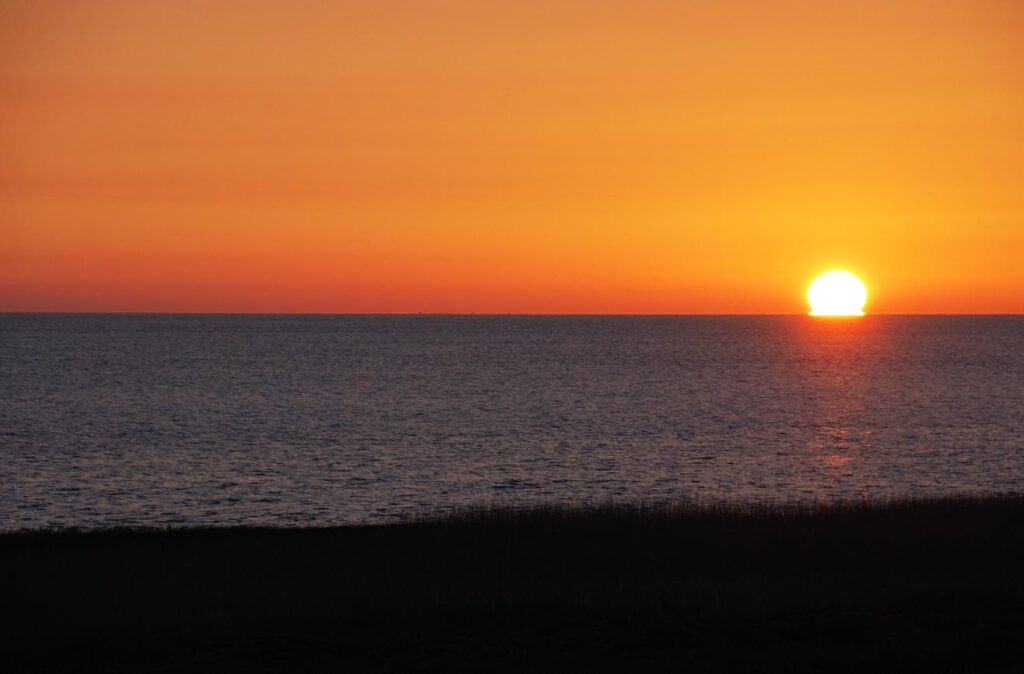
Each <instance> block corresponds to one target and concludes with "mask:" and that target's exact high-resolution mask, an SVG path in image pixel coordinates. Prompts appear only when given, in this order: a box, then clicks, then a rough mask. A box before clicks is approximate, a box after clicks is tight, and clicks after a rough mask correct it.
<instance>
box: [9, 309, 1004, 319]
mask: <svg viewBox="0 0 1024 674" xmlns="http://www.w3.org/2000/svg"><path fill="white" fill-rule="evenodd" d="M0 315H6V316H15V315H22V316H25V315H29V316H338V317H342V316H353V317H358V316H395V317H412V316H424V317H431V316H434V317H446V316H447V317H471V316H479V317H517V316H519V317H524V318H531V317H545V316H548V317H573V316H577V317H594V318H596V317H609V318H617V317H618V318H626V317H637V318H644V317H648V318H657V317H664V318H671V317H709V318H711V317H718V318H726V317H730V316H734V317H758V316H761V317H784V316H806V317H807V318H817V319H835V318H845V319H854V318H870V317H872V316H1024V312H994V313H993V312H987V313H984V312H888V313H885V312H878V313H866V314H862V315H860V316H814V315H813V314H811V313H809V312H808V313H802V312H800V313H798V312H787V313H783V312H762V313H754V312H722V313H707V312H693V313H690V312H678V313H665V312H662V313H643V312H476V311H474V312H451V311H448V312H446V311H380V312H372V311H344V312H318V311H34V310H33V311H6V310H0Z"/></svg>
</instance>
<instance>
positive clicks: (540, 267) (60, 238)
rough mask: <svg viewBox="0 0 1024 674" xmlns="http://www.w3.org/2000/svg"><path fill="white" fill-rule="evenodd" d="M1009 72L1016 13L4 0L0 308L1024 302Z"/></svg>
mask: <svg viewBox="0 0 1024 674" xmlns="http://www.w3.org/2000/svg"><path fill="white" fill-rule="evenodd" d="M1021 63H1024V3H1020V2H1017V1H1016V0H906V1H905V2H890V1H888V0H885V1H883V0H859V1H856V2H854V1H850V2H833V3H822V2H817V1H815V0H781V1H780V2H772V3H751V2H746V1H743V0H721V1H720V2H685V1H684V2H679V1H678V0H673V1H669V0H646V1H644V0H641V1H639V2H630V3H625V2H607V1H603V0H585V1H584V0H567V1H566V2H560V3H541V2H479V1H477V0H427V1H424V2H416V3H403V2H398V1H397V0H381V1H379V2H337V3H320V2H312V1H309V0H296V1H294V2H284V1H270V0H253V1H251V2H228V1H224V0H221V1H214V2H197V1H193V0H176V1H173V2H172V1H170V0H155V1H154V2H144V3H141V2H132V1H129V0H96V1H95V2H89V3H63V2H61V3H58V2H50V1H47V0H41V1H40V0H36V1H24V0H8V1H6V2H4V3H3V4H2V5H0V91H2V93H0V311H197V312H207V311H209V312H451V313H463V312H466V313H469V312H480V313H506V312H508V313H806V298H805V295H804V291H805V290H806V281H807V279H808V278H810V277H811V276H812V275H813V274H814V273H815V272H816V271H818V270H821V269H830V268H849V269H854V270H856V271H857V273H858V275H861V276H862V278H867V279H870V281H871V286H872V290H873V296H872V304H871V311H872V313H1018V312H1024V264H1021V260H1022V259H1024V190H1021V189H1020V185H1021V184H1024V68H1021V67H1020V65H1021ZM875 289H878V292H877V297H875V296H874V290H875Z"/></svg>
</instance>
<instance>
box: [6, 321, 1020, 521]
mask: <svg viewBox="0 0 1024 674" xmlns="http://www.w3.org/2000/svg"><path fill="white" fill-rule="evenodd" d="M0 345H2V354H0V445H2V446H0V484H2V487H3V488H2V491H0V528H4V529H11V528H20V527H41V526H69V525H76V526H87V527H96V526H111V525H126V524H147V525H157V524H161V525H162V524H225V523H261V524H291V523H318V524H325V523H337V522H367V521H374V520H376V519H380V518H383V517H388V516H393V515H401V514H407V513H416V512H423V511H434V510H437V509H444V508H448V507H451V506H461V505H468V504H482V503H493V502H502V503H508V502H537V501H552V502H564V501H605V500H624V501H637V500H664V499H674V498H700V499H728V500H747V499H750V500H764V499H772V500H778V499H782V500H791V499H807V500H827V499H837V498H854V499H859V498H861V497H876V496H891V495H926V494H927V495H933V494H959V493H973V494H982V493H993V492H1020V491H1024V318H1022V317H877V316H876V317H868V318H865V319H860V320H822V319H812V318H809V317H660V318H659V317H650V318H641V317H629V318H627V317H411V316H410V317H294V316H292V317H284V316H264V317H253V316H246V317H231V316H221V317H210V316H48V315H32V316H26V315H0Z"/></svg>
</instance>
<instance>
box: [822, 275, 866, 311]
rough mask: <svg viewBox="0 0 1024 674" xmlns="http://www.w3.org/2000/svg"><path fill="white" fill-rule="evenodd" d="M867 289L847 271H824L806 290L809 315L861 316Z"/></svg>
mask: <svg viewBox="0 0 1024 674" xmlns="http://www.w3.org/2000/svg"><path fill="white" fill-rule="evenodd" d="M867 299H868V290H867V288H866V287H864V284H863V283H862V282H861V280H860V279H859V278H857V277H856V276H854V275H853V274H851V273H850V272H848V271H838V270H837V271H830V272H825V273H824V274H822V275H821V276H819V277H818V278H816V279H814V283H812V284H811V287H810V289H808V291H807V301H808V302H810V303H811V316H863V315H864V303H865V302H867Z"/></svg>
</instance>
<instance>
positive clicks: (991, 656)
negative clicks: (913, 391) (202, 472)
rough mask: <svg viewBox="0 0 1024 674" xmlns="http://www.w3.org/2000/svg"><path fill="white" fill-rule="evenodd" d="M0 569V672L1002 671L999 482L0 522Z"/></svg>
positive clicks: (1012, 582)
mask: <svg viewBox="0 0 1024 674" xmlns="http://www.w3.org/2000/svg"><path fill="white" fill-rule="evenodd" d="M0 565H2V572H3V576H2V577H3V589H2V602H3V606H4V613H5V615H6V616H7V617H8V619H9V621H10V625H9V626H8V627H7V628H5V630H4V640H5V641H6V642H7V646H6V647H5V649H4V651H5V659H7V660H8V661H9V662H10V663H12V664H14V668H13V669H14V670H18V671H22V670H24V671H55V670H58V671H76V672H78V671H87V670H103V671H123V672H138V671H160V672H163V671H166V672H172V671H175V672H177V671H211V672H213V671H217V672H221V671H246V672H270V671H275V672H276V671H281V672H293V671H309V670H312V671H321V670H332V671H366V670H370V671H379V670H383V671H433V670H438V669H440V670H442V671H510V672H511V671H536V670H540V669H542V670H548V671H594V670H602V671H619V670H621V671H640V670H644V669H646V670H667V669H668V670H674V671H696V672H704V671H848V672H854V671H856V672H862V671H879V670H885V671H957V672H963V671H1020V668H1021V667H1024V575H1022V568H1024V498H1021V497H1005V498H985V499H969V498H964V499H946V500H931V501H892V502H884V503H873V504H864V505H855V506H850V505H847V506H831V507H822V508H815V509H808V508H796V507H783V506H770V505H765V506H748V507H731V506H714V505H711V506H699V505H691V504H680V505H664V506H649V507H640V506H638V507H618V506H616V507H612V506H609V507H596V508H571V507H540V508H532V509H521V510H487V509H481V510H476V511H467V512H462V513H459V514H457V515H454V516H447V517H438V518H433V519H422V520H417V521H411V522H406V523H400V524H394V525H388V526H369V527H340V528H330V529H258V528H233V529H232V528H229V529H183V530H168V531H159V530H115V531H103V532H86V533H77V532H56V533H46V532H31V533H13V534H6V535H4V536H0ZM8 671H11V670H10V669H8Z"/></svg>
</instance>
